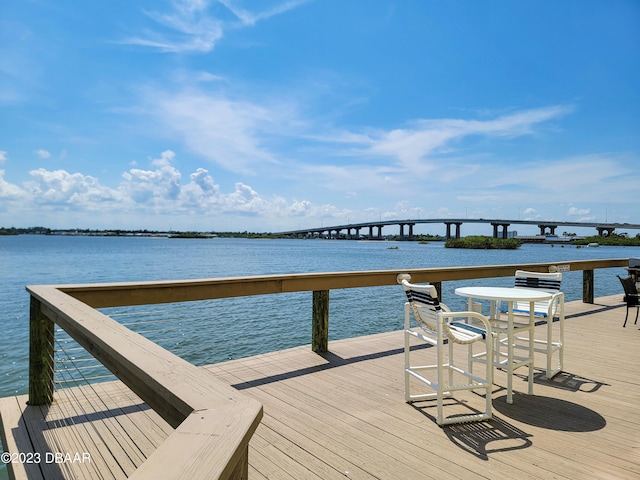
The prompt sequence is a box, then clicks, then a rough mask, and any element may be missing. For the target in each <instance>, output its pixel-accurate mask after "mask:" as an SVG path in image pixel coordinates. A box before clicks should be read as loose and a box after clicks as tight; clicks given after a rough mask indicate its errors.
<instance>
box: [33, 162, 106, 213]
mask: <svg viewBox="0 0 640 480" xmlns="http://www.w3.org/2000/svg"><path fill="white" fill-rule="evenodd" d="M29 174H30V175H31V177H32V178H33V180H31V181H28V182H26V183H25V190H26V191H27V192H28V193H29V196H30V199H31V200H32V201H33V202H34V203H35V204H40V205H68V206H76V207H79V208H83V209H89V210H94V209H98V210H99V209H100V208H101V204H102V203H103V202H114V201H118V200H119V195H118V193H117V192H116V191H114V190H112V189H110V188H108V187H104V186H102V185H100V182H99V181H98V179H96V178H94V177H91V176H88V175H83V174H81V173H73V174H72V173H69V172H66V171H65V170H55V171H49V170H45V169H44V168H39V169H37V170H31V171H30V172H29Z"/></svg>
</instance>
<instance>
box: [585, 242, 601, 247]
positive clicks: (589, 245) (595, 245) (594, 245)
mask: <svg viewBox="0 0 640 480" xmlns="http://www.w3.org/2000/svg"><path fill="white" fill-rule="evenodd" d="M599 246H600V244H599V243H596V242H592V243H589V244H588V245H587V247H599Z"/></svg>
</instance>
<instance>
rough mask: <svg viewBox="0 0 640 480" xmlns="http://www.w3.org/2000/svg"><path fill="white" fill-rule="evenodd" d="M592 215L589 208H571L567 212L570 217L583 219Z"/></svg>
mask: <svg viewBox="0 0 640 480" xmlns="http://www.w3.org/2000/svg"><path fill="white" fill-rule="evenodd" d="M590 213H591V210H589V209H588V208H576V207H571V208H570V209H569V210H568V211H567V215H569V216H570V217H582V216H585V215H589V214H590Z"/></svg>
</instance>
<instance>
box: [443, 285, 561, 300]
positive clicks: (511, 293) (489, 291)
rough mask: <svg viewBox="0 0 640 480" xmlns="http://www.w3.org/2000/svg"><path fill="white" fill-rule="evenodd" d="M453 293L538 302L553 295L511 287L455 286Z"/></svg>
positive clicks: (465, 295) (474, 296) (488, 298)
mask: <svg viewBox="0 0 640 480" xmlns="http://www.w3.org/2000/svg"><path fill="white" fill-rule="evenodd" d="M455 293H456V295H460V296H463V297H473V298H482V299H486V300H507V301H522V302H538V301H541V300H550V299H551V298H552V297H553V294H552V293H549V292H544V291H542V290H536V289H533V288H513V287H460V288H456V290H455Z"/></svg>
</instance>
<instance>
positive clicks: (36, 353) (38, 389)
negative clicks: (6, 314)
mask: <svg viewBox="0 0 640 480" xmlns="http://www.w3.org/2000/svg"><path fill="white" fill-rule="evenodd" d="M29 317H30V321H29V405H50V404H51V401H52V399H53V337H54V324H53V322H52V321H51V320H50V319H49V318H47V317H46V316H45V315H44V314H43V313H42V309H41V304H40V301H39V300H37V299H35V298H34V297H31V302H30V311H29Z"/></svg>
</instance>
